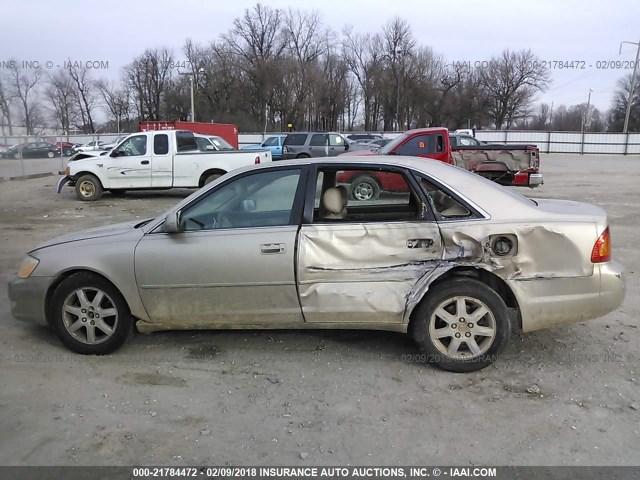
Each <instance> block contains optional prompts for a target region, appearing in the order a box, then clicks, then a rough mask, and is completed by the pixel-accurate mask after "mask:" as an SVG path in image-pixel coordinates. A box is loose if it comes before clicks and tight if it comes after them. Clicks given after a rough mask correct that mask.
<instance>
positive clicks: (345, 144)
mask: <svg viewBox="0 0 640 480" xmlns="http://www.w3.org/2000/svg"><path fill="white" fill-rule="evenodd" d="M347 150H349V144H348V143H347V142H344V151H345V152H346V151H347Z"/></svg>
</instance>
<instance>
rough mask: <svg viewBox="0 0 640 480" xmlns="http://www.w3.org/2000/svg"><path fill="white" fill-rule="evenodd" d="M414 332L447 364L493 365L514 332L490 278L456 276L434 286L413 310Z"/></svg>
mask: <svg viewBox="0 0 640 480" xmlns="http://www.w3.org/2000/svg"><path fill="white" fill-rule="evenodd" d="M411 333H412V335H413V338H414V340H415V341H416V342H417V343H418V345H419V347H420V349H421V350H422V351H424V352H425V353H426V354H427V359H428V360H429V361H430V362H432V363H435V364H436V365H437V366H439V367H440V368H442V369H444V370H450V371H453V372H471V371H474V370H480V369H481V368H484V367H487V366H489V365H491V364H492V363H493V362H494V361H495V360H496V358H497V356H498V355H499V354H500V353H501V352H502V351H503V350H504V348H505V346H506V345H507V343H508V341H509V338H510V336H511V323H510V322H509V316H508V310H507V306H506V305H505V303H504V301H503V300H502V298H500V296H499V295H498V294H497V293H496V292H495V291H494V290H493V289H492V288H490V287H488V286H487V285H486V284H484V283H482V282H480V281H478V280H475V279H470V278H457V279H453V280H451V281H448V282H445V283H443V284H440V285H437V286H435V287H433V291H431V290H430V291H429V293H428V294H427V296H426V297H425V298H424V299H423V301H422V302H421V303H420V305H418V307H417V308H416V310H415V311H414V317H413V321H412V332H411Z"/></svg>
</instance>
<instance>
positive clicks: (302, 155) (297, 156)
mask: <svg viewBox="0 0 640 480" xmlns="http://www.w3.org/2000/svg"><path fill="white" fill-rule="evenodd" d="M296 158H311V155H309V154H308V153H299V154H298V155H296Z"/></svg>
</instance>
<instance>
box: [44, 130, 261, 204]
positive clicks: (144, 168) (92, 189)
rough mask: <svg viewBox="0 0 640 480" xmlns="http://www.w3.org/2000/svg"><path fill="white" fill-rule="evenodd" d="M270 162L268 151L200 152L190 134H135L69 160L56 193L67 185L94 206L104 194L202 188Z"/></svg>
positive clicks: (185, 132)
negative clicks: (106, 148)
mask: <svg viewBox="0 0 640 480" xmlns="http://www.w3.org/2000/svg"><path fill="white" fill-rule="evenodd" d="M205 141H208V140H206V139H205ZM270 161H271V152H267V151H265V152H241V151H239V150H231V151H226V150H224V151H223V150H220V151H207V152H200V151H198V146H197V143H196V137H195V136H194V134H193V133H192V132H189V131H183V130H157V131H149V132H143V133H134V134H131V135H129V136H128V137H127V138H126V139H125V140H124V141H123V142H121V143H120V144H119V145H118V146H117V147H116V148H114V149H113V150H111V151H110V152H80V153H77V154H76V155H74V156H73V157H71V158H70V159H69V162H68V165H67V168H66V170H65V175H64V176H63V177H62V178H60V180H59V181H58V186H57V190H58V193H60V191H61V190H62V188H63V187H64V186H65V185H66V184H67V183H68V184H69V185H71V186H73V187H75V191H76V196H77V197H78V199H79V200H83V201H93V200H98V199H99V198H100V197H101V196H102V193H103V192H104V190H107V191H109V192H111V193H112V194H114V195H118V194H122V193H124V192H126V191H127V190H145V189H169V188H199V187H202V186H203V185H206V184H207V183H209V182H212V181H213V180H215V179H216V178H218V177H220V176H222V175H224V174H225V173H227V172H229V171H231V170H234V169H236V168H239V167H243V166H245V165H253V164H258V163H262V162H270Z"/></svg>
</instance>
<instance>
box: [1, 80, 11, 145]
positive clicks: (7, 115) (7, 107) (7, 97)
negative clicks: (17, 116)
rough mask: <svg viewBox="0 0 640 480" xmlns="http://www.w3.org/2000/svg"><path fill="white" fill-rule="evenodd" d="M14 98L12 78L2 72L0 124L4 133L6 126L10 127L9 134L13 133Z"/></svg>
mask: <svg viewBox="0 0 640 480" xmlns="http://www.w3.org/2000/svg"><path fill="white" fill-rule="evenodd" d="M13 100H14V92H13V90H12V89H11V81H10V78H9V77H8V76H6V75H4V73H3V72H0V124H1V125H2V134H3V135H4V133H5V130H4V128H5V126H7V127H8V128H9V135H13V123H12V117H11V107H12V103H13Z"/></svg>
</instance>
